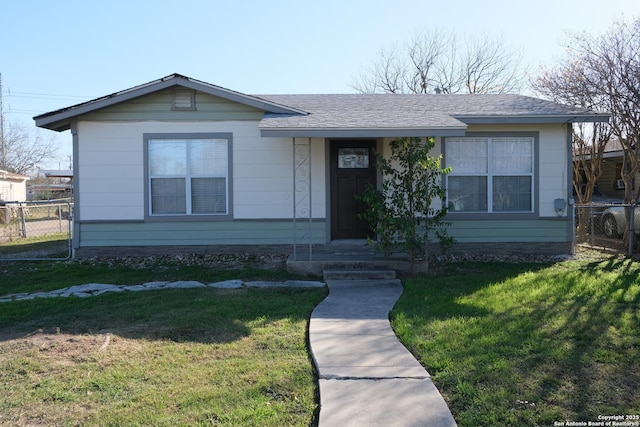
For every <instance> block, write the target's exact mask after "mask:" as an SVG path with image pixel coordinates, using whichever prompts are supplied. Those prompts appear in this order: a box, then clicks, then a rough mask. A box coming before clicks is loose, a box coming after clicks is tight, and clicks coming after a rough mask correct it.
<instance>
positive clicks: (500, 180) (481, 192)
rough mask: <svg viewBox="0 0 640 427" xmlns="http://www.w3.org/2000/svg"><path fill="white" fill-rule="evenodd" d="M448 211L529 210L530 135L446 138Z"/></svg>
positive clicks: (531, 202) (532, 162)
mask: <svg viewBox="0 0 640 427" xmlns="http://www.w3.org/2000/svg"><path fill="white" fill-rule="evenodd" d="M445 144H446V146H445V153H446V154H445V162H446V165H447V166H450V167H451V169H452V171H451V173H450V174H449V175H448V176H447V200H448V203H449V209H450V211H452V212H489V213H493V212H527V213H530V212H533V207H534V200H533V197H534V188H533V186H534V165H535V159H534V138H533V137H528V136H527V137H464V138H447V139H446V142H445Z"/></svg>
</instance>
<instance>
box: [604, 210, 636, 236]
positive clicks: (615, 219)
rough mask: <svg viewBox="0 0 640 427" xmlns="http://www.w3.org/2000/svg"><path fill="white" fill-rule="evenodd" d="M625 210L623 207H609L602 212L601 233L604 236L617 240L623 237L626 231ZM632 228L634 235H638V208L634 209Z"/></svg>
mask: <svg viewBox="0 0 640 427" xmlns="http://www.w3.org/2000/svg"><path fill="white" fill-rule="evenodd" d="M625 208H626V207H625V206H611V207H609V208H607V209H605V210H604V211H602V216H601V218H602V232H603V233H604V235H605V236H607V237H611V238H618V237H622V236H623V235H624V232H625V230H626V229H627V217H626V214H625ZM633 226H634V231H635V234H636V235H640V206H636V207H635V209H634V212H633Z"/></svg>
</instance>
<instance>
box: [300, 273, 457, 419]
mask: <svg viewBox="0 0 640 427" xmlns="http://www.w3.org/2000/svg"><path fill="white" fill-rule="evenodd" d="M327 285H328V287H329V296H328V297H327V298H326V299H325V300H324V301H322V302H321V303H320V304H319V305H318V306H317V307H316V308H315V310H314V311H313V313H312V315H311V321H310V325H309V341H310V344H311V352H312V354H313V358H314V361H315V364H316V367H317V369H318V373H319V376H320V420H319V427H333V426H342V427H344V426H394V427H395V426H421V427H422V426H437V427H440V426H442V427H444V426H447V427H449V426H456V422H455V421H454V419H453V416H452V415H451V412H450V411H449V408H448V407H447V404H446V403H445V401H444V399H443V398H442V396H441V395H440V393H439V392H438V389H437V388H436V387H435V385H434V384H433V382H432V381H431V378H430V376H429V374H428V373H427V371H426V370H425V369H424V368H423V367H422V366H421V365H420V364H419V363H418V361H417V360H416V359H415V358H414V357H413V356H412V355H411V353H410V352H409V351H408V350H407V349H406V348H405V347H404V346H403V345H402V344H401V343H400V342H399V341H398V339H397V338H396V336H395V334H394V332H393V330H392V329H391V326H390V324H389V311H390V310H391V308H393V305H394V304H395V302H396V301H397V300H398V298H399V297H400V295H401V294H402V291H403V288H402V284H401V283H400V281H399V280H396V279H394V280H327Z"/></svg>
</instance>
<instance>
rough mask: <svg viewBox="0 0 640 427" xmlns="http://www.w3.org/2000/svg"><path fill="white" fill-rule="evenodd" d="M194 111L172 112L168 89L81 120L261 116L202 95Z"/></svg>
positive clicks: (245, 106)
mask: <svg viewBox="0 0 640 427" xmlns="http://www.w3.org/2000/svg"><path fill="white" fill-rule="evenodd" d="M195 108H196V109H195V110H184V111H176V110H172V109H171V90H170V89H166V90H162V91H159V92H156V93H153V94H149V95H145V96H141V97H140V98H136V99H132V100H130V101H127V102H125V103H120V104H117V105H113V106H111V107H107V108H103V109H101V110H98V111H95V112H92V113H89V114H86V115H84V116H83V117H82V120H88V121H145V120H158V121H179V120H205V121H227V120H260V119H261V118H262V116H263V114H264V112H263V111H262V110H259V109H256V108H253V107H250V106H247V105H244V104H240V103H237V102H233V101H229V100H227V99H223V98H219V97H217V96H213V95H209V94H206V93H202V92H196V107H195Z"/></svg>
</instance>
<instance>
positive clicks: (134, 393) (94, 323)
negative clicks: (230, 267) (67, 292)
mask: <svg viewBox="0 0 640 427" xmlns="http://www.w3.org/2000/svg"><path fill="white" fill-rule="evenodd" d="M2 267H3V268H4V269H5V271H3V283H2V285H1V286H2V289H3V290H4V291H10V293H13V292H17V291H34V290H48V289H55V288H59V287H62V286H70V285H72V284H79V283H86V282H87V281H91V282H105V283H114V282H116V283H124V282H126V283H141V282H143V281H147V280H172V279H174V278H175V279H178V278H179V279H181V280H203V281H209V280H211V281H214V280H225V279H227V278H240V277H247V276H248V277H251V276H255V277H263V278H267V279H276V278H278V277H280V278H283V279H284V278H285V276H286V273H284V272H282V271H275V272H271V271H270V272H265V271H258V270H247V271H243V272H242V273H244V274H243V275H242V276H240V272H239V271H221V270H214V269H211V268H206V267H205V266H191V267H189V266H182V267H180V266H178V265H167V266H165V267H164V268H162V269H160V270H157V269H158V268H160V266H156V267H152V268H143V269H137V268H136V267H126V266H122V265H117V266H112V267H109V266H104V265H102V266H100V265H78V264H68V263H57V264H54V263H19V264H17V263H16V264H13V263H12V264H8V265H2ZM5 277H6V278H7V281H5V280H4V278H5ZM1 293H4V292H0V294H1ZM325 295H326V290H325V289H282V288H278V289H236V290H216V289H212V288H206V289H186V290H185V289H181V290H176V289H169V290H158V291H145V292H138V293H134V292H126V293H121V294H105V295H102V296H99V297H93V298H87V299H79V298H73V297H72V298H56V299H36V300H32V301H20V302H12V303H4V304H2V305H1V306H0V396H2V398H1V399H0V425H106V426H110V425H112V426H120V425H131V426H135V425H140V426H143V425H144V426H174V425H189V426H191V425H221V426H225V425H226V426H239V425H242V426H283V425H287V426H289V425H291V426H307V425H309V424H311V423H312V422H313V421H314V413H315V412H316V411H317V390H316V384H315V376H314V372H313V368H312V362H311V360H310V359H309V355H308V351H307V346H306V327H307V323H308V318H309V316H310V314H311V311H312V310H313V308H314V307H315V306H316V305H317V304H318V303H319V302H320V301H321V300H322V299H323V298H324V297H325Z"/></svg>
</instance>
